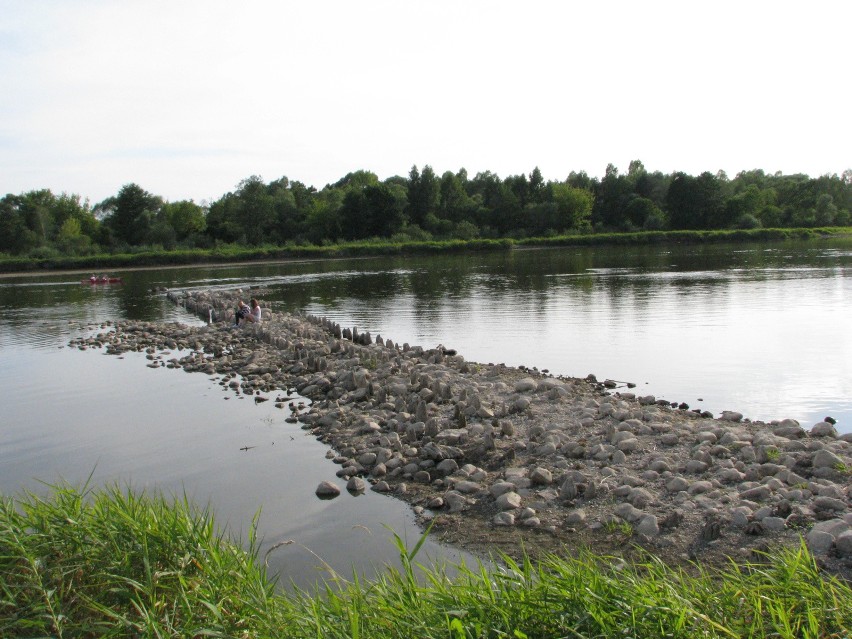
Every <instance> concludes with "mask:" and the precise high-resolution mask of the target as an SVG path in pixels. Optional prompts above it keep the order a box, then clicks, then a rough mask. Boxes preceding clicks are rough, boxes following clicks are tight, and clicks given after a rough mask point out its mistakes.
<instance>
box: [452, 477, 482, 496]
mask: <svg viewBox="0 0 852 639" xmlns="http://www.w3.org/2000/svg"><path fill="white" fill-rule="evenodd" d="M453 489H455V490H457V491H459V492H460V493H462V494H463V495H472V494H474V493H478V492H479V491H480V490H482V487H481V486H480V485H479V484H478V483H476V482H475V481H468V480H462V481H457V482H454V484H453Z"/></svg>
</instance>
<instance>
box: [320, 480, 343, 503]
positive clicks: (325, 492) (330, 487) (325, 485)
mask: <svg viewBox="0 0 852 639" xmlns="http://www.w3.org/2000/svg"><path fill="white" fill-rule="evenodd" d="M315 493H316V496H317V497H319V498H320V499H332V498H334V497H337V496H338V495H339V494H340V488H338V487H337V484H333V483H332V482H330V481H322V482H320V484H319V486H317V489H316V491H315Z"/></svg>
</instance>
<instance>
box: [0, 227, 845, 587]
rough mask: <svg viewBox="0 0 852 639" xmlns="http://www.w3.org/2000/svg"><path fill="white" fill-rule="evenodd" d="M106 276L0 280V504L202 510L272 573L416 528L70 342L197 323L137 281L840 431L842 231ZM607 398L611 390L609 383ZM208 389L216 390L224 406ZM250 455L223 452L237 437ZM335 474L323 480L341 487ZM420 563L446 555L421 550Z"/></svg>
mask: <svg viewBox="0 0 852 639" xmlns="http://www.w3.org/2000/svg"><path fill="white" fill-rule="evenodd" d="M115 274H116V275H120V276H122V277H123V279H124V284H123V285H120V286H119V285H115V286H112V285H111V286H89V285H82V284H80V279H81V278H82V277H83V276H84V275H81V274H76V275H67V274H63V275H58V274H49V275H42V276H31V275H27V276H16V277H0V310H2V316H3V320H2V322H0V388H2V389H3V391H2V393H3V417H2V418H0V433H2V439H0V492H2V493H3V494H5V495H14V494H17V493H19V492H20V491H21V490H34V491H39V490H44V482H47V483H54V482H57V481H62V480H65V481H69V482H71V483H74V484H81V483H83V482H85V481H86V480H87V478H89V477H91V479H90V480H89V481H90V482H91V484H93V485H98V484H103V483H115V482H118V483H119V484H121V485H128V486H132V487H134V488H135V489H137V490H138V489H145V490H162V491H165V492H166V493H169V494H175V495H183V494H186V495H188V496H189V497H191V498H192V499H193V500H194V501H196V502H198V503H201V504H202V505H203V504H207V503H209V504H210V505H211V506H212V507H213V509H214V512H215V513H216V514H217V517H218V519H219V521H220V524H221V525H223V526H226V527H227V528H228V530H229V531H230V532H231V533H232V534H234V535H235V536H242V537H243V538H245V536H246V534H247V530H248V528H247V527H248V526H249V525H250V522H251V520H252V517H253V516H255V515H257V514H258V512H259V513H260V515H259V520H258V521H259V523H258V530H259V532H260V535H261V536H262V538H263V542H262V545H261V550H262V552H265V550H266V549H269V548H271V547H272V546H273V545H275V544H278V543H280V542H287V541H292V542H293V543H291V544H287V545H284V546H281V547H279V548H278V549H277V550H275V551H274V552H273V553H271V554H270V557H269V559H270V568H271V570H272V572H273V573H276V574H279V575H280V576H281V578H282V580H283V581H284V582H289V581H293V582H294V583H296V584H298V585H309V584H312V583H314V582H315V580H316V579H318V578H320V577H323V576H327V574H328V573H327V572H324V571H323V566H324V565H325V564H323V563H322V562H320V561H319V560H318V557H320V558H322V560H323V561H324V562H326V564H328V565H330V566H332V567H333V568H334V569H335V570H336V571H338V572H339V573H341V574H343V575H344V576H347V575H350V574H351V573H352V571H353V570H356V571H359V572H361V573H369V572H370V571H371V570H374V569H376V568H378V567H380V566H381V565H382V564H383V563H385V562H387V563H393V561H394V558H395V555H396V550H395V549H394V548H393V547H392V545H391V544H390V543H389V541H388V539H389V537H390V535H391V533H390V530H393V531H396V532H397V533H398V534H399V535H400V536H402V537H404V538H405V539H406V540H408V542H409V543H410V544H413V543H415V542H416V540H417V539H418V537H419V535H420V530H419V529H418V528H417V526H416V524H415V522H414V519H413V517H412V515H411V513H410V512H409V509H408V507H407V506H406V505H405V504H403V503H401V502H398V501H396V500H394V499H391V498H387V497H382V496H379V495H376V494H373V493H369V492H368V494H366V495H363V496H361V497H357V498H356V497H352V496H350V495H348V493H346V492H345V491H344V492H343V495H342V496H341V497H340V498H338V499H335V500H332V501H320V500H317V499H315V498H314V497H313V491H314V489H315V487H316V485H317V484H318V483H319V482H320V481H322V480H326V479H329V480H335V479H336V478H335V475H334V473H335V471H336V469H337V467H336V466H335V465H334V464H332V463H331V462H330V461H328V460H327V459H326V458H325V453H326V448H325V447H324V446H323V445H322V444H320V443H319V442H317V441H315V440H314V439H313V438H311V437H310V436H307V435H305V434H304V432H303V431H301V430H300V429H299V427H298V425H293V424H287V423H286V422H285V421H284V419H285V417H286V416H287V413H286V411H281V410H279V409H276V408H274V406H272V404H273V402H266V403H261V404H254V403H252V402H250V401H243V400H240V399H238V398H236V397H233V396H232V395H228V394H227V393H224V392H223V391H222V390H221V387H220V386H219V384H218V383H217V380H214V379H211V378H207V377H206V376H204V375H201V374H193V375H189V374H186V373H184V372H182V371H179V370H168V369H156V370H155V369H150V368H147V367H146V366H145V363H147V361H146V360H145V359H144V355H142V354H127V355H125V356H124V357H123V358H117V357H113V356H107V355H104V354H103V353H101V352H95V351H85V352H81V351H78V350H76V349H70V348H68V347H67V346H66V345H67V343H68V341H69V339H70V338H72V337H74V336H75V335H77V334H78V333H77V330H78V329H77V326H79V325H80V324H81V323H89V324H93V323H101V322H105V321H108V320H112V319H120V318H131V319H146V320H157V321H179V322H185V323H201V321H200V320H199V319H197V318H194V317H192V316H191V315H188V314H187V313H186V312H185V311H183V310H182V309H180V308H175V307H174V306H172V305H171V304H170V303H169V302H168V301H166V300H165V297H164V295H163V294H162V293H154V292H152V290H154V289H155V288H157V287H167V288H179V289H206V288H216V287H225V288H234V287H242V288H244V289H248V288H249V287H252V286H261V285H262V286H265V287H267V288H268V290H269V294H267V295H265V296H264V297H263V299H262V302H263V305H265V306H267V307H271V308H274V309H276V310H287V311H304V312H310V313H314V314H317V315H325V316H327V317H330V318H332V319H334V320H335V321H338V322H340V323H341V324H343V325H345V326H357V327H358V329H359V330H367V331H370V332H371V333H372V334H373V336H375V335H376V334H381V335H382V336H383V337H385V338H390V339H393V340H394V341H395V342H398V343H403V342H408V343H410V344H412V345H414V344H419V345H422V346H425V347H432V346H435V345H437V344H443V345H445V346H446V347H448V348H455V349H457V350H458V352H459V353H460V354H462V355H463V356H464V357H465V358H466V359H468V360H471V361H477V362H482V363H488V362H494V363H497V362H503V363H506V364H509V365H514V366H517V365H525V366H528V367H537V368H538V369H539V370H549V371H550V372H551V373H554V374H562V375H569V376H578V377H585V376H586V375H588V374H590V373H591V374H595V375H596V376H597V377H598V379H600V380H603V379H612V380H617V381H618V382H619V383H620V384H624V383H626V382H631V383H632V384H636V387H635V388H633V389H632V392H637V393H639V394H643V395H646V394H653V395H655V396H656V397H658V398H664V399H667V400H669V401H674V402H678V403H680V402H684V403H687V404H689V406H690V407H691V408H698V409H701V410H709V411H711V412H713V413H714V414H719V413H720V412H721V411H723V410H736V411H739V412H742V413H743V414H744V415H745V416H746V417H747V418H751V419H761V420H772V419H781V418H786V417H792V418H795V419H798V420H799V421H800V422H801V423H802V424H803V425H804V426H805V427H809V426H811V425H812V424H813V423H815V422H817V421H821V420H822V418H823V417H825V416H828V415H830V416H832V417H834V418H835V419H836V420H837V421H838V429H839V430H840V431H841V432H850V431H852V357H851V356H852V335H851V334H850V320H849V318H850V317H852V240H850V239H833V240H826V241H809V242H790V243H769V244H754V245H753V244H749V245H741V244H737V245H709V246H686V247H681V246H674V247H671V246H669V247H631V248H628V247H619V248H617V249H602V248H596V249H564V248H561V249H530V250H514V251H510V252H503V253H482V254H479V253H473V254H463V255H451V256H430V257H406V258H368V259H367V258H365V259H355V260H324V261H302V262H286V263H276V264H253V265H249V266H204V267H192V268H179V269H151V270H132V271H126V272H119V273H115ZM621 389H622V390H624V387H623V386H621ZM226 398H228V399H226ZM246 446H249V447H253V448H250V449H249V450H244V451H243V450H240V449H241V448H243V447H246ZM342 485H343V484H342V482H341V486H342ZM424 552H425V554H423V555H421V558H424V559H429V558H434V557H441V558H448V559H450V560H451V561H454V560H457V559H458V558H459V557H461V555H458V554H456V553H454V552H453V551H452V550H450V549H446V548H442V547H440V546H438V545H437V544H433V543H431V542H430V543H429V544H427V545H426V546H424Z"/></svg>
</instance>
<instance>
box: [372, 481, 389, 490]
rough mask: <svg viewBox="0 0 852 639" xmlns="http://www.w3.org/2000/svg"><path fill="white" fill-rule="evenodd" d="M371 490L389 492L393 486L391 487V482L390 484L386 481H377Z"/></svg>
mask: <svg viewBox="0 0 852 639" xmlns="http://www.w3.org/2000/svg"><path fill="white" fill-rule="evenodd" d="M370 490H372V491H374V492H377V493H389V492H390V490H391V487H390V484H388V483H387V482H386V481H377V482H376V483H375V484H373V486H372V488H370Z"/></svg>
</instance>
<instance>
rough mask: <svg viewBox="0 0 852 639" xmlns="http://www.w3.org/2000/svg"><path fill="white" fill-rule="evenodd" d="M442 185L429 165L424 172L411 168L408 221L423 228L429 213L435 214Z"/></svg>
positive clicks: (414, 167)
mask: <svg viewBox="0 0 852 639" xmlns="http://www.w3.org/2000/svg"><path fill="white" fill-rule="evenodd" d="M440 188H441V187H440V184H439V182H438V178H437V177H436V176H435V172H434V171H433V170H432V167H431V166H429V165H428V164H427V165H426V166H424V167H423V172H422V173H421V172H420V171H418V170H417V165H414V166H412V167H411V171H409V173H408V207H407V211H406V212H407V213H408V219H409V221H410V222H411V223H412V224H417V225H418V226H423V222H424V221H425V219H426V216H427V215H428V214H429V213H434V212H435V209H436V208H437V206H438V198H439V194H440Z"/></svg>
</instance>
